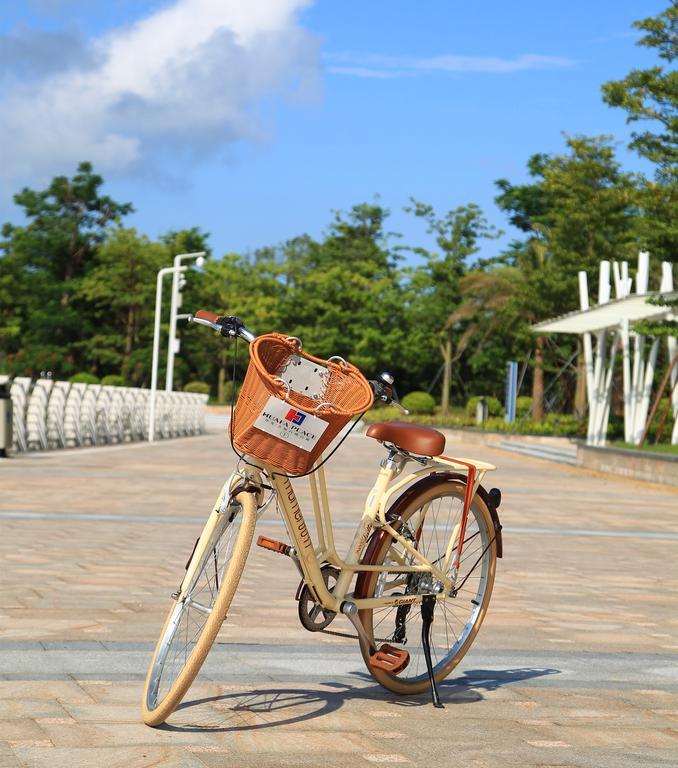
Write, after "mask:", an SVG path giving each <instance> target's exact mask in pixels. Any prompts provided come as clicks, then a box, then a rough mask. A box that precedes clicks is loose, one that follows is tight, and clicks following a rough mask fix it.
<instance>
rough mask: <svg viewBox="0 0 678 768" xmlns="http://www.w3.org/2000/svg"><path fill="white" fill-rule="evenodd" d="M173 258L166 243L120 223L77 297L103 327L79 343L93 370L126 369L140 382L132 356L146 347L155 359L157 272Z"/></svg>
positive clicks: (78, 346) (83, 280) (99, 253)
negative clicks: (132, 366)
mask: <svg viewBox="0 0 678 768" xmlns="http://www.w3.org/2000/svg"><path fill="white" fill-rule="evenodd" d="M168 260H169V256H168V253H167V249H166V247H165V246H164V245H161V244H160V243H152V242H151V241H150V240H149V239H148V238H147V237H146V236H145V235H139V234H138V233H137V231H136V229H133V228H130V229H125V228H123V227H116V228H115V229H114V230H112V231H111V232H110V233H109V236H108V239H107V240H106V241H105V242H104V243H103V244H102V245H101V246H100V247H99V249H98V251H97V253H96V255H95V256H94V260H93V264H92V266H91V268H90V270H89V272H88V273H87V275H86V276H85V277H83V278H82V279H81V280H80V281H79V283H78V288H77V294H76V295H75V297H76V298H77V299H78V300H79V303H82V304H86V305H87V307H88V309H89V313H90V316H91V317H92V319H93V321H94V325H95V327H96V329H97V330H96V332H95V333H94V334H93V335H91V336H89V337H88V338H85V339H82V340H81V341H79V342H77V345H76V346H77V348H78V349H79V350H81V351H82V354H83V356H84V358H85V359H86V360H87V362H88V363H89V365H90V366H91V367H92V368H95V369H96V370H97V371H99V372H100V373H101V372H103V371H109V372H113V373H119V372H120V371H123V372H124V375H126V376H127V377H128V378H129V379H131V380H132V381H134V383H138V381H136V379H138V378H139V373H138V371H136V372H135V371H134V370H131V371H130V369H129V366H130V357H131V355H132V352H133V351H134V352H136V353H137V355H138V353H139V352H140V351H141V350H142V349H143V350H145V351H146V352H147V353H148V356H149V357H150V354H151V353H150V347H149V345H150V342H151V337H152V330H153V309H154V306H155V284H156V275H157V272H158V269H160V267H162V266H164V265H166V263H167V262H168Z"/></svg>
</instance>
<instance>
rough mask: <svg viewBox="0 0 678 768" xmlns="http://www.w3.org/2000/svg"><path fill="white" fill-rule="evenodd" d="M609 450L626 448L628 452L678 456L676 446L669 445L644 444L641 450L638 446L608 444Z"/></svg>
mask: <svg viewBox="0 0 678 768" xmlns="http://www.w3.org/2000/svg"><path fill="white" fill-rule="evenodd" d="M610 447H611V448H626V449H627V450H629V451H647V452H648V453H668V454H669V455H670V456H678V445H670V444H669V443H657V444H656V445H655V444H654V443H645V444H644V445H643V446H642V448H641V446H639V445H632V444H631V443H624V442H615V443H610Z"/></svg>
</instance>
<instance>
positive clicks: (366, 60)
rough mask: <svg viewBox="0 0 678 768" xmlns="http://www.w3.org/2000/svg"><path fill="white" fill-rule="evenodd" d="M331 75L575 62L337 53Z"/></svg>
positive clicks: (505, 69) (499, 70)
mask: <svg viewBox="0 0 678 768" xmlns="http://www.w3.org/2000/svg"><path fill="white" fill-rule="evenodd" d="M326 59H327V61H328V64H329V66H328V71H329V72H331V73H333V74H338V75H351V76H353V77H372V78H387V77H403V76H411V75H417V74H425V73H431V72H465V73H492V74H510V73H512V72H522V71H525V70H531V69H553V68H560V67H570V66H572V65H573V64H574V63H575V62H574V61H572V60H571V59H565V58H562V57H559V56H538V55H536V54H530V53H526V54H521V55H520V56H516V57H515V58H510V59H503V58H500V57H498V56H453V55H442V56H431V57H424V58H416V57H414V56H383V55H381V54H376V53H367V54H358V53H335V54H329V55H328V56H327V57H326Z"/></svg>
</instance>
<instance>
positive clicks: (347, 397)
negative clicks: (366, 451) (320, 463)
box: [233, 333, 373, 475]
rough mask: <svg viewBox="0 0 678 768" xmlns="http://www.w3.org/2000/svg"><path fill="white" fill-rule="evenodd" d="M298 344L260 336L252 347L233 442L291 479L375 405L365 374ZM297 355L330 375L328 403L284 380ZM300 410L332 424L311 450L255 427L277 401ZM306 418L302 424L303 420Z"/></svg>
mask: <svg viewBox="0 0 678 768" xmlns="http://www.w3.org/2000/svg"><path fill="white" fill-rule="evenodd" d="M300 346H301V345H300V343H299V342H298V340H295V339H291V338H289V337H286V336H283V335H281V334H278V333H270V334H266V335H264V336H259V337H258V338H257V339H255V340H254V341H253V342H252V343H251V344H250V363H249V366H248V367H247V373H246V375H245V381H244V383H243V386H242V389H241V390H240V395H239V397H238V402H237V403H236V408H235V412H234V414H233V442H234V443H235V445H236V447H237V448H238V450H239V451H241V452H242V453H245V454H247V455H249V456H254V457H256V458H257V459H260V460H261V461H264V462H266V463H267V464H270V465H272V466H273V467H275V468H276V469H280V470H282V471H283V472H286V473H289V474H295V475H297V474H303V473H304V472H307V471H308V470H309V469H311V467H312V466H313V464H314V463H315V462H316V461H317V459H318V457H319V456H320V454H321V453H322V452H323V451H324V450H325V448H327V446H328V445H329V444H330V443H331V442H332V440H334V438H335V437H336V436H337V435H338V434H339V432H340V431H341V429H342V428H343V427H344V426H345V425H346V424H347V423H348V422H349V421H350V420H351V418H352V417H353V416H355V415H356V414H359V413H362V412H363V411H366V410H367V409H368V408H369V407H370V406H371V405H372V400H373V396H372V389H371V387H370V385H369V384H368V382H367V380H366V379H365V377H364V376H363V375H362V373H360V371H359V370H358V369H357V368H356V367H355V366H354V365H351V364H350V363H346V362H344V361H343V360H342V361H341V362H338V363H336V362H333V361H331V360H329V361H328V360H321V359H320V358H317V357H313V356H312V355H307V354H306V353H305V352H302V351H301V348H300ZM292 355H299V356H300V357H304V358H306V359H307V360H310V361H312V362H314V363H319V364H320V365H321V366H323V368H325V369H327V371H328V374H329V375H328V377H327V382H326V386H325V390H324V392H323V397H322V402H320V401H319V400H318V399H313V398H310V397H307V396H305V395H303V394H301V393H300V392H296V391H294V390H293V389H290V388H289V387H288V386H287V385H286V384H285V383H284V382H283V381H282V380H281V379H280V377H279V374H280V371H281V369H282V368H283V367H284V366H285V365H286V363H287V362H288V361H289V359H290V357H291V356H292ZM272 396H273V397H275V398H277V399H278V400H280V401H283V403H284V404H285V406H289V407H290V408H294V409H297V412H302V414H303V416H306V417H309V416H310V417H311V418H313V417H315V418H317V419H321V420H322V421H324V422H327V427H326V428H325V431H324V432H323V433H322V435H321V436H320V437H319V439H318V440H317V442H316V443H315V444H314V445H313V446H312V447H311V448H310V450H305V449H303V448H299V447H297V446H295V445H292V444H291V443H290V442H287V441H286V440H284V439H279V438H278V437H277V436H275V435H273V434H269V433H267V432H265V431H262V429H259V428H257V427H255V426H254V423H255V422H256V421H257V419H259V417H260V416H261V415H262V413H263V412H264V409H265V407H266V406H267V403H269V402H270V398H271V397H272ZM303 416H300V417H299V418H302V420H303Z"/></svg>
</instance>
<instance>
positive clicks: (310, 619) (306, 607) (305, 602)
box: [297, 565, 339, 632]
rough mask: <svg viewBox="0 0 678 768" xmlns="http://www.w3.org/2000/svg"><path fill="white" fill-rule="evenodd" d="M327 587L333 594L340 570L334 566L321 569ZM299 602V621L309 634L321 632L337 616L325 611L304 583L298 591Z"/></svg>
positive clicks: (324, 566)
mask: <svg viewBox="0 0 678 768" xmlns="http://www.w3.org/2000/svg"><path fill="white" fill-rule="evenodd" d="M320 572H321V573H322V575H323V581H324V582H325V586H326V587H327V589H328V590H329V591H330V592H331V591H332V589H334V585H335V584H336V583H337V579H338V578H339V569H338V568H335V567H334V566H332V565H323V567H322V568H321V569H320ZM297 595H298V597H297V600H298V601H299V621H300V622H301V625H302V627H304V629H307V630H308V631H309V632H321V631H322V630H323V629H325V627H329V625H330V624H331V623H332V622H333V621H334V619H335V618H336V616H337V614H336V613H334V612H333V611H328V610H325V609H324V608H323V607H322V606H321V605H320V604H319V603H318V601H317V600H316V597H315V595H314V594H313V592H311V590H310V588H309V586H308V585H307V584H304V582H303V581H302V582H301V584H300V585H299V589H298V590H297Z"/></svg>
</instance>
